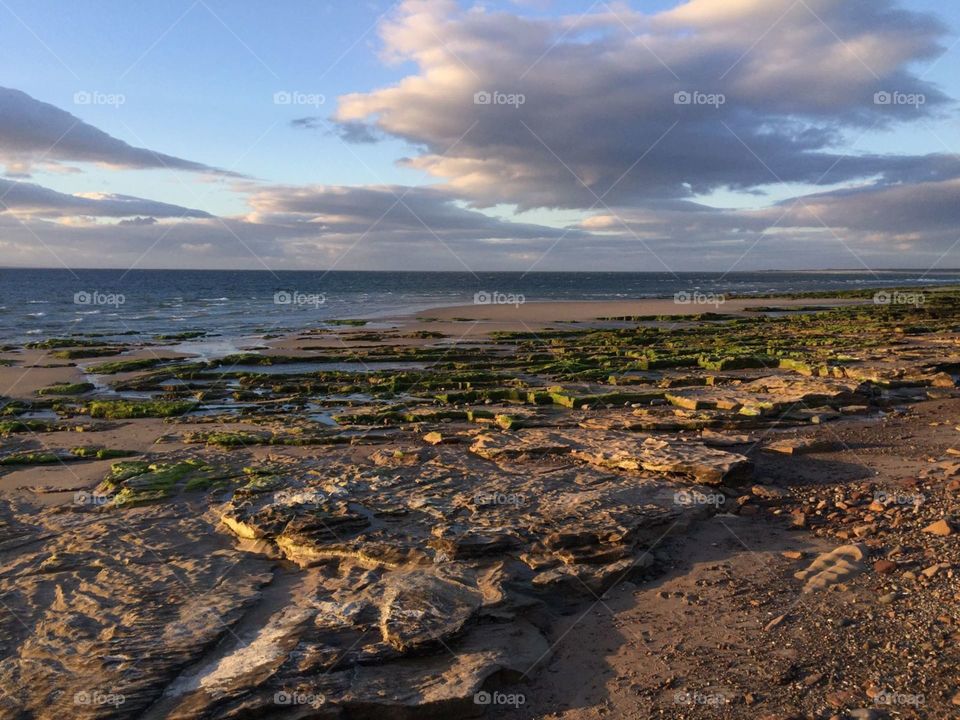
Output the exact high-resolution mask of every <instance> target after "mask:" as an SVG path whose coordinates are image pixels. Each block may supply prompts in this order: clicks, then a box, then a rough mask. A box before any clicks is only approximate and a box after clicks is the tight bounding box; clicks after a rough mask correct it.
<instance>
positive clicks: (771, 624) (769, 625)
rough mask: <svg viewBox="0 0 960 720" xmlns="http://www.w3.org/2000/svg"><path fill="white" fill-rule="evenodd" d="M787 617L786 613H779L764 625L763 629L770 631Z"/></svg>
mask: <svg viewBox="0 0 960 720" xmlns="http://www.w3.org/2000/svg"><path fill="white" fill-rule="evenodd" d="M786 619H787V616H786V615H778V616H777V617H775V618H774V619H773V620H771V621H770V622H768V623H767V624H766V625H765V626H764V628H763V631H764V632H770V631H771V630H773V629H774V628H775V627H777V626H778V625H779V624H780V623H782V622H783V621H784V620H786Z"/></svg>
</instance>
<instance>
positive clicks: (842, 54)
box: [335, 0, 958, 209]
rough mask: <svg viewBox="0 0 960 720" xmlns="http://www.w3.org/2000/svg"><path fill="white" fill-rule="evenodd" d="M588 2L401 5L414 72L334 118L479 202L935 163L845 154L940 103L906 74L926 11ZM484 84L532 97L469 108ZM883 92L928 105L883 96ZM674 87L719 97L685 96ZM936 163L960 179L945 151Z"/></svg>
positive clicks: (924, 50)
mask: <svg viewBox="0 0 960 720" xmlns="http://www.w3.org/2000/svg"><path fill="white" fill-rule="evenodd" d="M597 7H598V8H605V9H602V10H601V9H598V10H597V11H595V12H593V13H589V14H588V15H587V16H585V17H584V18H582V19H578V18H560V19H556V18H553V19H542V18H530V17H519V16H516V15H513V14H510V13H505V12H497V13H494V12H487V11H484V10H480V9H476V8H474V9H472V10H464V9H461V8H460V7H459V6H458V5H457V4H456V3H453V2H445V1H444V2H440V1H431V2H426V1H424V0H408V2H406V3H404V5H403V9H402V11H401V12H400V13H399V14H398V15H397V16H396V17H394V18H393V19H392V20H391V21H390V22H389V23H388V24H387V25H386V26H385V27H384V28H383V29H382V35H383V38H384V42H385V46H386V47H385V56H386V57H387V58H388V59H399V60H412V61H414V62H415V63H416V64H417V65H418V68H419V69H418V72H417V73H416V74H414V75H411V76H409V77H406V78H404V79H403V80H401V81H400V82H399V83H397V84H396V85H394V86H391V87H386V88H382V89H378V90H374V91H371V92H366V93H353V94H349V95H345V96H343V97H341V98H340V102H339V105H338V109H337V112H336V114H335V119H336V120H338V121H340V122H342V123H344V124H349V123H357V122H360V123H372V124H373V125H374V126H375V127H377V128H378V129H379V130H380V131H381V132H385V133H389V134H392V135H394V136H397V137H400V138H403V139H405V140H407V141H409V142H410V143H412V144H413V145H415V146H416V147H418V148H423V151H422V152H419V153H418V154H416V155H414V156H413V157H411V158H408V159H407V160H406V161H405V162H406V164H408V165H409V166H411V167H414V168H419V169H421V170H424V171H426V172H428V173H430V174H432V175H434V176H436V177H438V178H442V179H443V180H445V181H446V183H447V185H448V187H449V188H450V189H452V190H454V191H456V192H458V193H460V194H461V195H463V196H465V197H467V198H469V199H470V200H471V201H473V202H474V203H475V204H477V205H481V206H482V205H494V204H499V203H515V204H517V205H518V206H519V207H521V208H524V209H525V208H532V207H566V208H589V207H592V206H594V205H595V204H597V196H603V203H606V204H609V205H619V206H625V205H635V204H642V203H644V202H647V201H649V200H650V199H655V198H671V197H673V198H676V197H692V196H695V195H698V194H704V193H709V192H711V191H714V190H717V189H720V188H732V189H737V190H741V191H752V190H756V189H757V188H759V187H762V186H764V185H769V184H776V183H778V182H780V181H783V182H797V183H818V184H823V185H829V184H835V183H839V182H845V181H850V180H854V179H860V178H870V177H876V176H882V177H883V178H884V180H885V181H887V182H898V181H901V180H905V179H906V180H910V179H912V178H913V173H915V172H916V171H917V170H918V166H919V165H923V167H924V168H927V169H929V167H930V166H931V163H930V162H929V159H927V160H926V161H924V162H921V161H920V160H919V159H917V158H910V157H898V156H889V155H879V154H872V155H855V154H846V153H844V152H843V146H844V143H845V140H846V139H848V138H849V136H850V135H851V134H852V133H859V132H861V131H864V130H866V129H868V128H884V127H891V126H893V125H895V124H897V123H900V122H906V121H911V120H917V119H921V118H925V117H930V116H931V115H933V114H936V113H939V112H942V111H943V110H944V109H945V108H946V107H947V104H948V101H949V99H948V98H947V97H946V96H945V95H944V94H943V93H942V92H941V91H940V90H938V89H937V88H936V87H935V86H934V85H933V84H931V83H929V82H927V81H925V80H923V79H922V78H921V77H920V76H918V75H917V74H916V73H915V72H914V71H913V70H912V69H911V64H912V63H915V62H917V61H918V60H923V59H928V58H932V57H935V56H936V55H937V54H938V53H940V52H942V49H943V48H942V46H941V45H940V40H941V38H942V37H943V34H944V28H943V27H942V26H941V25H940V24H939V23H938V22H937V21H935V20H932V19H931V18H930V17H929V16H927V15H923V14H920V13H915V12H909V11H906V10H902V9H899V8H898V6H897V5H896V4H895V3H894V2H893V1H892V0H810V1H809V2H807V3H806V4H804V3H793V2H792V0H750V1H742V2H736V3H731V2H729V1H728V0H693V1H692V2H687V3H684V4H682V5H679V6H678V7H677V8H675V9H673V10H670V11H667V12H662V13H658V14H654V15H643V14H641V13H638V12H634V11H632V10H630V9H628V8H626V7H624V6H622V5H618V6H616V9H617V14H614V13H613V12H612V11H610V10H609V8H610V6H609V5H600V6H597ZM781 15H782V16H783V17H782V19H781V20H780V21H779V22H776V23H775V21H777V19H778V17H780V16H781ZM771 26H772V27H771ZM768 28H769V31H768ZM765 31H766V34H764V33H765ZM477 92H500V93H503V94H504V95H509V94H511V93H512V94H518V95H522V96H523V100H524V101H523V102H522V103H519V102H517V103H515V104H513V105H511V104H509V99H507V103H506V104H497V103H496V102H491V103H486V104H475V102H474V94H475V93H477ZM883 92H889V93H900V94H901V95H898V96H897V97H898V98H900V97H901V96H903V98H905V99H906V98H907V96H909V95H911V94H914V95H918V96H922V97H923V103H922V104H919V103H917V104H914V105H910V104H907V103H905V102H903V103H901V102H899V101H897V102H891V103H887V104H884V103H883V102H880V103H878V102H875V94H876V93H883ZM677 93H688V96H691V95H693V94H694V93H702V94H703V95H711V94H714V95H722V97H723V102H722V104H721V103H719V102H717V103H715V104H698V103H697V102H695V101H694V102H689V103H686V104H684V103H683V99H684V97H685V96H677V95H676V94H677ZM678 97H679V100H680V102H679V103H678V102H677V101H676V98H678ZM696 97H701V96H696ZM939 162H940V164H941V169H942V171H943V172H946V173H949V174H952V175H954V176H955V175H956V174H957V173H958V169H957V165H958V163H957V162H956V160H955V158H951V157H949V156H943V157H941V158H940V159H939ZM607 193H609V194H607ZM600 207H601V208H602V205H600Z"/></svg>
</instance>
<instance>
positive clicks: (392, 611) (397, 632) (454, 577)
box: [380, 567, 483, 652]
mask: <svg viewBox="0 0 960 720" xmlns="http://www.w3.org/2000/svg"><path fill="white" fill-rule="evenodd" d="M482 600H483V594H482V593H481V591H480V590H479V589H478V587H477V583H476V580H475V579H472V578H470V577H469V575H467V574H465V573H463V574H457V573H454V572H451V571H450V570H448V569H446V568H444V567H440V568H438V569H436V570H412V571H409V572H397V573H390V574H389V575H388V576H387V578H386V580H385V581H384V592H383V605H382V606H381V608H380V632H381V634H382V636H383V641H384V642H386V643H389V644H390V645H392V646H393V647H394V648H395V649H396V650H398V651H399V652H408V651H411V650H415V649H420V648H423V647H426V646H429V645H432V644H435V643H440V642H443V641H444V640H449V639H450V638H451V637H452V636H454V635H456V634H457V633H459V632H460V631H461V630H462V629H463V627H464V625H466V623H467V621H469V620H470V619H471V618H472V617H473V616H474V614H475V613H476V612H477V610H479V609H480V604H481V602H482Z"/></svg>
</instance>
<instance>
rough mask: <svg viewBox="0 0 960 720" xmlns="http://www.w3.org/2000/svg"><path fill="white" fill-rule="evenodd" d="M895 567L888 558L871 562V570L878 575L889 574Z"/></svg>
mask: <svg viewBox="0 0 960 720" xmlns="http://www.w3.org/2000/svg"><path fill="white" fill-rule="evenodd" d="M896 569H897V564H896V563H895V562H892V561H890V560H877V561H876V562H875V563H874V564H873V571H874V572H875V573H878V574H880V575H889V574H890V573H892V572H893V571H894V570H896Z"/></svg>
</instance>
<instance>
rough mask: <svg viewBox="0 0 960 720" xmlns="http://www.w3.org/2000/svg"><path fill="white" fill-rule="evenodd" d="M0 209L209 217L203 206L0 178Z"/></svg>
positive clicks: (27, 212) (41, 213)
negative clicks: (88, 192)
mask: <svg viewBox="0 0 960 720" xmlns="http://www.w3.org/2000/svg"><path fill="white" fill-rule="evenodd" d="M0 212H12V213H15V214H18V215H20V214H23V215H29V216H34V217H44V218H56V217H72V216H90V217H111V218H130V217H133V216H139V215H149V216H153V217H163V218H209V217H212V216H211V215H210V214H209V213H207V212H204V211H203V210H194V209H191V208H185V207H181V206H179V205H171V204H169V203H163V202H157V201H155V200H145V199H143V198H138V197H132V196H129V195H107V194H98V195H96V196H92V197H88V196H82V195H69V194H67V193H61V192H57V191H56V190H51V189H50V188H46V187H43V186H41V185H36V184H34V183H27V182H20V181H13V180H4V179H2V178H0Z"/></svg>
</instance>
